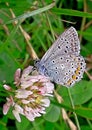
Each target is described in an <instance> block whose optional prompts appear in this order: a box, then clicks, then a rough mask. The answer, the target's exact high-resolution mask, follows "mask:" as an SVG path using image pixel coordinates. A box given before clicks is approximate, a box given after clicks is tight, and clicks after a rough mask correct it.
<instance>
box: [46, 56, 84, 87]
mask: <svg viewBox="0 0 92 130" xmlns="http://www.w3.org/2000/svg"><path fill="white" fill-rule="evenodd" d="M85 67H86V64H85V61H84V58H83V57H82V56H76V57H75V55H68V56H67V55H64V56H63V57H56V58H55V59H53V60H52V61H51V62H50V64H49V66H47V67H46V69H47V70H48V76H49V77H50V79H51V80H52V81H54V82H55V83H57V84H60V85H64V86H67V87H69V86H72V85H74V83H75V82H76V81H77V82H78V81H79V80H81V78H82V77H83V73H84V71H85Z"/></svg>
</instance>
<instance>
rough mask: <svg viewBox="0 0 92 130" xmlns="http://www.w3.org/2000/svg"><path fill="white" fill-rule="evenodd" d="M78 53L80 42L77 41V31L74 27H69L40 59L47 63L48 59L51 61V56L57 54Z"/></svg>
mask: <svg viewBox="0 0 92 130" xmlns="http://www.w3.org/2000/svg"><path fill="white" fill-rule="evenodd" d="M79 53H80V42H79V39H78V34H77V31H76V30H75V28H74V27H70V28H69V29H68V30H66V31H65V32H64V33H62V34H61V35H60V36H59V37H58V39H57V40H56V41H55V42H54V43H53V45H52V46H51V47H50V48H49V50H48V51H47V52H46V53H45V55H44V56H43V57H42V59H41V61H42V62H44V63H45V62H48V59H49V60H50V59H52V58H53V56H56V55H58V54H61V55H63V54H75V55H79Z"/></svg>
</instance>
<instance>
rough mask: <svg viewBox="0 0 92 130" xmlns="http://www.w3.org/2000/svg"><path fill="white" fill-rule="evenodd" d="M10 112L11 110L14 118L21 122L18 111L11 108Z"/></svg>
mask: <svg viewBox="0 0 92 130" xmlns="http://www.w3.org/2000/svg"><path fill="white" fill-rule="evenodd" d="M12 112H13V115H14V116H15V118H16V119H17V121H18V122H21V118H20V115H19V113H18V112H17V111H16V110H13V111H12Z"/></svg>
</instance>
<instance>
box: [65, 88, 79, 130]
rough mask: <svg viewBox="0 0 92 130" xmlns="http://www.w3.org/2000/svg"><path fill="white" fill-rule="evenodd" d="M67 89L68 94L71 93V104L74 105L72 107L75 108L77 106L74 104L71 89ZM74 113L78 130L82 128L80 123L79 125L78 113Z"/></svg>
mask: <svg viewBox="0 0 92 130" xmlns="http://www.w3.org/2000/svg"><path fill="white" fill-rule="evenodd" d="M67 90H68V95H69V98H70V102H71V106H72V108H73V110H74V108H75V106H74V103H73V99H72V96H71V92H70V89H69V88H68V89H67ZM73 114H74V117H75V121H76V125H77V128H78V130H80V125H79V121H78V117H77V115H76V113H75V112H73Z"/></svg>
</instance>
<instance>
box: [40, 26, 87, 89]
mask: <svg viewBox="0 0 92 130" xmlns="http://www.w3.org/2000/svg"><path fill="white" fill-rule="evenodd" d="M85 66H86V64H85V61H84V59H83V57H82V56H80V42H79V39H78V34H77V31H76V30H75V29H74V28H73V27H70V28H69V29H68V30H66V31H65V32H64V33H63V34H61V35H60V36H59V37H58V39H57V40H56V41H55V42H54V44H53V45H52V46H51V47H50V49H49V50H48V51H47V52H46V53H45V55H44V56H43V57H42V59H41V61H40V64H39V67H38V70H39V71H40V72H42V73H43V72H46V76H49V77H50V79H51V80H52V81H54V82H56V83H57V84H61V85H64V86H67V87H69V86H72V85H73V84H74V83H75V82H76V81H79V80H80V79H81V78H82V76H83V73H84V70H85ZM43 68H44V69H43ZM43 70H46V71H43ZM43 74H44V75H45V73H43Z"/></svg>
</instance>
